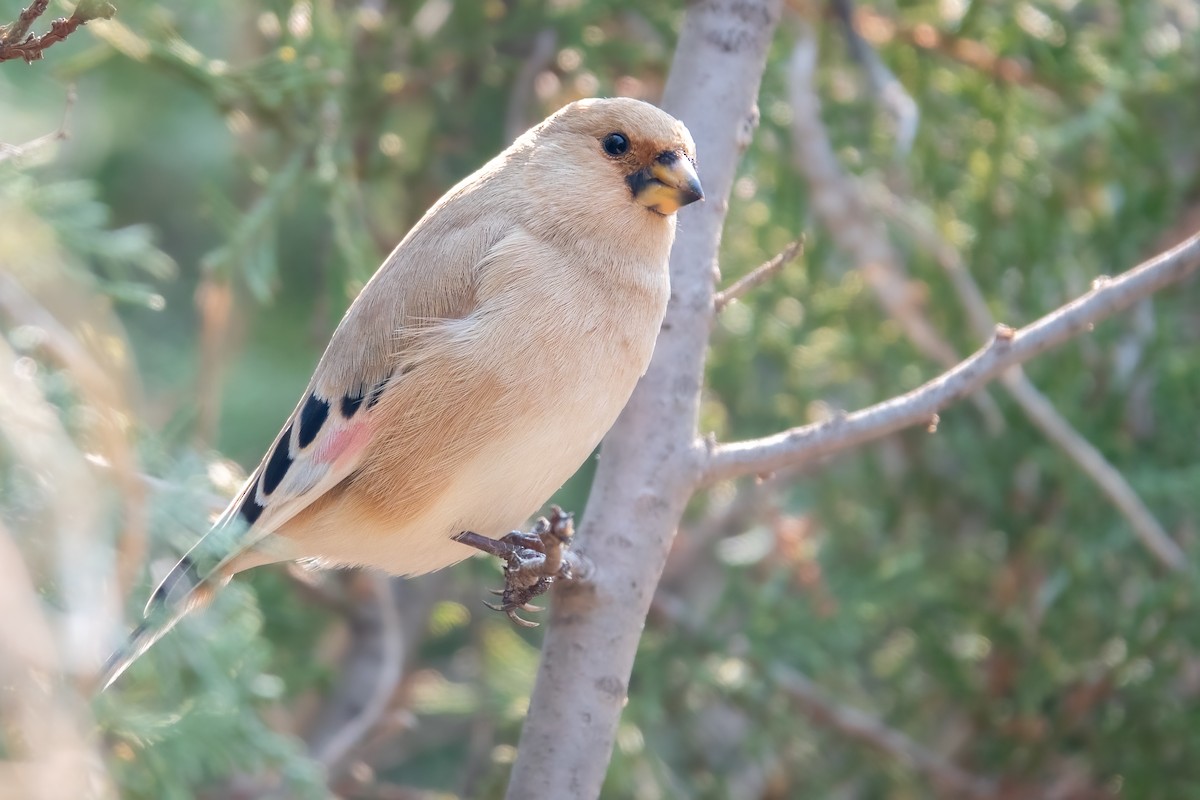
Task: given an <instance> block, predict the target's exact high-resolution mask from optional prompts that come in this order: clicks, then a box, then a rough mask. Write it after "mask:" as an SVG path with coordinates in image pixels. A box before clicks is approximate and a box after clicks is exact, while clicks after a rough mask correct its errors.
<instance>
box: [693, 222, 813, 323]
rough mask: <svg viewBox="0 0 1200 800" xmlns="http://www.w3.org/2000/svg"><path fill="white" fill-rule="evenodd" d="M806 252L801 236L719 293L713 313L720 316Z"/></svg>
mask: <svg viewBox="0 0 1200 800" xmlns="http://www.w3.org/2000/svg"><path fill="white" fill-rule="evenodd" d="M803 252H804V237H803V236H801V237H800V238H799V239H797V240H796V241H794V242H792V243H791V244H789V245H788V246H787V247H785V248H783V250H782V251H780V252H779V254H778V255H776V256H775V257H774V258H772V259H771V260H770V261H765V262H763V263H762V264H759V265H758V266H757V267H755V268H754V269H752V270H751V271H750V272H748V273H747V274H745V275H743V276H742V277H740V278H738V279H737V280H736V281H734V282H733V283H732V284H731V285H730V286H729V288H728V289H725V290H724V291H720V292H717V293H716V294H715V295H714V296H713V313H714V314H720V313H721V312H722V311H724V310H725V306H727V305H729V304H730V303H732V302H733V301H734V300H737V299H738V298H740V297H743V296H744V295H747V294H749V293H750V292H752V291H754V290H755V289H757V288H758V287H759V286H762V285H763V284H764V283H766V282H767V281H769V280H771V278H773V277H775V275H776V274H777V273H778V272H779V271H780V270H782V269H783V268H784V267H786V266H787V265H788V264H790V263H791V262H792V261H793V260H795V258H796V257H797V256H798V255H800V254H801V253H803Z"/></svg>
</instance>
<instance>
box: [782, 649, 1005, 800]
mask: <svg viewBox="0 0 1200 800" xmlns="http://www.w3.org/2000/svg"><path fill="white" fill-rule="evenodd" d="M771 677H772V679H773V680H774V681H775V683H776V685H777V686H779V688H781V689H782V690H783V691H784V692H786V693H787V695H788V697H790V698H791V699H792V701H793V702H795V704H796V705H797V706H798V707H799V708H800V709H801V710H802V711H803V712H804V713H805V714H807V715H808V716H809V717H811V718H812V719H814V720H816V721H817V722H819V723H821V724H823V725H828V726H829V727H831V728H833V729H834V730H836V731H837V732H839V733H841V734H842V735H843V736H846V737H848V738H850V739H853V740H855V741H857V742H861V743H862V744H865V745H867V746H868V747H872V748H874V749H876V750H878V751H880V752H882V753H884V754H886V755H888V756H890V757H892V758H894V759H896V760H897V761H900V762H902V763H904V764H908V765H909V766H911V767H913V768H914V769H916V770H918V771H919V772H921V773H922V774H924V775H927V776H928V777H929V779H930V780H931V781H932V782H933V783H934V784H935V785H936V786H937V787H938V788H940V789H942V790H943V791H947V792H951V793H952V794H953V796H954V797H964V798H972V800H974V799H975V798H994V797H999V790H998V788H997V786H996V784H995V782H994V781H990V780H987V779H985V778H980V777H978V776H976V775H972V774H971V773H969V772H967V771H965V770H963V769H962V768H960V767H958V766H957V765H955V764H954V763H953V762H951V761H949V760H948V759H946V758H944V757H943V756H941V755H940V754H938V753H935V752H934V751H932V750H930V749H928V748H926V747H924V746H923V745H921V744H918V743H917V742H915V741H913V740H912V739H910V738H909V737H908V736H906V735H905V734H903V733H901V732H900V731H898V730H895V729H894V728H889V727H888V726H887V724H886V723H884V721H883V720H881V719H879V718H878V717H875V716H872V715H871V714H868V713H866V712H865V711H860V710H859V709H857V708H851V707H849V706H846V705H842V704H841V703H839V702H838V701H837V700H835V699H833V698H832V697H830V696H829V695H828V694H826V693H825V692H824V691H823V690H822V689H821V688H820V687H818V686H817V685H816V684H815V683H813V682H812V681H811V680H809V679H808V678H807V677H805V676H804V675H801V674H800V673H799V672H796V671H795V670H793V669H791V668H789V667H785V666H783V665H779V664H777V665H775V666H773V667H772V668H771Z"/></svg>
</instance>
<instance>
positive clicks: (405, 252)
mask: <svg viewBox="0 0 1200 800" xmlns="http://www.w3.org/2000/svg"><path fill="white" fill-rule="evenodd" d="M493 164H494V165H496V166H497V167H498V166H500V165H502V161H501V160H499V159H498V160H497V161H495V162H493ZM495 172H496V170H495V169H494V168H493V165H489V166H488V167H485V168H484V169H483V170H481V171H480V172H479V173H476V175H475V176H473V177H472V178H471V179H468V180H467V181H464V182H463V183H462V184H460V185H459V186H457V187H455V189H453V190H451V192H450V193H449V194H448V195H447V197H446V198H444V199H443V200H442V202H440V203H439V204H438V205H435V206H434V207H433V208H432V209H430V211H429V213H428V214H426V216H425V217H424V218H423V219H422V220H421V222H419V223H418V224H417V225H416V226H415V227H414V228H413V230H412V231H411V232H410V233H409V235H408V236H407V237H405V240H404V241H403V242H401V243H400V244H399V245H398V246H397V247H396V250H395V251H393V253H392V254H391V255H390V256H389V257H388V260H387V261H386V262H385V263H384V265H383V266H382V267H381V268H380V269H379V271H378V272H377V273H376V274H375V276H374V277H372V279H371V281H370V282H369V283H368V284H367V286H366V287H364V288H363V291H362V292H361V293H360V294H359V296H358V297H357V298H356V299H355V301H354V303H353V304H351V307H350V309H349V310H348V311H347V312H346V316H345V317H344V318H343V319H342V322H341V324H340V325H338V328H337V330H336V331H335V332H334V335H333V337H332V339H331V340H330V343H329V346H328V347H327V348H326V350H325V354H324V355H323V356H322V357H321V361H320V363H319V364H318V365H317V369H316V371H315V372H314V374H313V378H312V380H311V381H310V383H309V385H308V387H307V389H306V390H305V392H304V395H303V398H302V399H301V401H300V403H299V404H298V405H297V406H296V408H295V410H294V411H293V412H292V414H291V416H289V417H288V420H287V422H286V423H285V424H284V426H283V429H282V430H281V431H280V432H279V434H278V435H277V436H276V437H275V441H274V443H273V444H272V445H271V448H270V449H269V450H268V451H267V453H266V455H265V456H264V457H263V459H262V461H261V462H260V463H259V465H258V467H257V468H256V469H255V470H254V472H253V473H251V475H250V477H249V478H248V479H247V480H246V483H245V484H244V485H243V487H242V489H241V491H239V492H238V494H237V496H236V497H235V498H234V499H233V501H232V502H230V504H229V506H228V507H227V508H226V509H225V512H224V513H223V514H222V515H221V516H220V518H219V519H218V520H217V522H216V523H215V524H214V525H213V527H212V529H211V530H209V532H208V533H207V534H205V536H204V537H203V538H202V539H201V540H200V541H199V542H197V543H196V545H195V546H194V547H193V548H192V549H191V550H190V551H188V553H187V555H185V556H184V557H183V558H181V559H180V560H179V562H178V563H177V564H176V565H175V567H174V568H173V569H172V570H171V571H170V572H169V573H168V574H167V576H166V578H164V579H163V580H162V582H161V583H160V584H159V586H158V588H156V589H155V591H154V593H153V594H152V595H151V597H150V600H149V602H148V603H147V604H146V610H145V615H144V616H145V619H144V621H143V623H142V624H141V625H139V626H138V628H137V629H136V630H135V631H134V632H133V633H132V634H131V636H130V637H129V639H128V641H127V642H126V643H125V645H124V646H122V647H121V648H119V649H118V650H117V651H116V652H115V653H114V654H113V655H112V657H111V658H110V659H109V661H108V663H107V664H106V665H105V667H104V670H103V672H102V675H101V680H102V684H101V685H102V686H108V685H111V683H112V682H113V681H115V680H116V678H117V677H118V676H120V674H121V673H122V672H124V670H125V669H127V668H128V667H129V665H130V664H132V663H133V662H134V661H135V660H136V659H137V658H138V657H139V656H140V655H141V654H142V653H144V652H145V651H146V650H148V649H149V648H150V646H151V645H153V644H154V642H156V641H157V640H158V639H159V638H161V637H162V636H163V635H164V634H165V633H166V632H167V631H169V630H170V629H171V628H172V627H174V625H175V624H176V623H177V622H178V621H179V620H180V619H181V618H182V617H183V616H184V615H185V614H187V613H188V611H190V610H191V609H193V608H195V607H196V606H197V605H201V604H203V603H204V602H206V601H207V600H208V599H209V598H210V597H211V596H212V594H213V593H214V591H215V590H216V589H217V588H219V586H220V585H221V584H222V583H224V582H225V581H226V580H228V578H229V577H230V576H231V575H232V573H233V572H236V571H239V570H240V569H241V568H244V567H248V566H253V565H254V564H262V563H269V562H271V561H278V560H284V559H287V558H289V557H290V556H289V555H288V554H287V553H286V552H280V553H278V554H275V553H272V552H270V550H271V546H270V545H269V543H267V542H266V541H265V540H267V539H268V537H269V536H270V535H271V534H272V533H273V532H275V531H277V530H279V528H280V527H281V526H283V525H284V524H285V523H286V522H287V521H288V520H290V519H292V518H293V517H295V516H296V515H297V514H299V513H300V512H301V511H303V510H304V509H305V508H307V507H308V506H310V505H311V504H312V503H314V502H316V501H317V500H318V499H319V498H320V497H321V496H322V495H324V494H325V493H326V492H328V491H329V490H330V489H332V488H333V487H335V486H337V485H338V484H339V483H340V482H341V481H343V480H344V479H345V478H346V477H347V476H349V475H351V474H352V473H353V472H354V470H355V469H356V468H357V467H358V466H359V464H360V462H361V460H362V457H363V455H364V452H365V451H366V450H367V448H368V445H369V444H370V443H371V441H372V438H373V437H374V436H375V434H376V428H377V427H379V426H377V424H376V423H377V422H378V420H377V413H376V412H377V409H376V406H377V404H378V403H379V400H380V399H381V398H382V397H383V396H384V395H385V394H386V393H388V392H389V390H391V389H393V388H394V387H395V386H397V385H398V383H399V382H400V381H401V380H403V379H404V375H405V373H406V372H407V369H406V366H405V361H406V356H407V354H408V351H409V350H410V349H411V347H412V342H413V341H417V342H419V341H420V339H421V336H420V334H422V333H423V332H425V331H427V330H428V329H429V328H430V327H431V326H436V325H437V324H439V322H440V321H445V320H453V319H461V318H462V317H465V316H467V315H468V314H470V313H471V311H472V310H474V307H475V304H476V301H477V300H476V296H475V292H476V284H477V280H478V277H479V272H480V270H481V269H482V265H484V264H485V263H486V261H487V258H488V253H489V251H490V250H491V249H492V247H493V246H494V245H495V244H496V243H497V242H500V241H501V240H503V239H504V238H505V236H506V235H508V234H509V233H510V232H511V231H512V230H513V229H514V224H515V222H514V220H513V219H512V218H511V216H510V215H507V216H506V215H505V213H504V206H503V203H500V202H497V198H496V196H495V194H496V192H497V191H499V192H501V193H503V192H504V190H505V185H504V183H503V181H496V180H495V177H496V175H495ZM487 209H498V210H499V211H498V213H497V212H493V213H490V214H489V213H486V210H487ZM260 549H261V550H262V551H263V552H261V553H260V552H257V551H258V550H260ZM251 551H255V552H251ZM243 556H248V558H241V559H239V557H243Z"/></svg>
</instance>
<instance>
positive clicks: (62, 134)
mask: <svg viewBox="0 0 1200 800" xmlns="http://www.w3.org/2000/svg"><path fill="white" fill-rule="evenodd" d="M76 99H77V95H76V94H75V85H74V84H72V85H71V86H69V87H67V100H66V104H65V105H64V106H63V114H62V121H61V122H60V123H59V124H58V129H57V130H53V131H51V132H50V133H47V134H45V135H43V136H39V137H37V138H36V139H31V140H29V141H28V142H25V143H24V144H5V143H4V142H0V164H3V163H4V162H5V161H8V160H10V159H16V158H22V157H24V156H27V155H29V154H30V153H33V152H34V151H36V150H40V149H41V148H43V147H45V146H46V145H48V144H50V143H52V142H61V141H62V140H63V139H69V138H71V133H70V131H69V130H68V129H67V123H68V122H70V120H71V109H72V108H74V107H75V100H76Z"/></svg>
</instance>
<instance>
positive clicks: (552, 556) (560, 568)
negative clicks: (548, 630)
mask: <svg viewBox="0 0 1200 800" xmlns="http://www.w3.org/2000/svg"><path fill="white" fill-rule="evenodd" d="M574 535H575V522H574V518H573V515H571V514H567V513H565V512H564V511H563V510H562V509H561V508H559V507H558V506H551V507H550V518H549V519H546V518H545V517H539V518H538V520H537V522H535V523H534V525H533V529H532V530H531V531H529V532H528V533H526V532H524V531H513V532H512V533H509V534H506V535H505V536H502V537H501V538H500V539H489V538H488V537H486V536H480V535H479V534H478V533H474V532H472V531H463V532H462V533H460V534H458V535H457V536H455V537H454V539H455V541H458V542H462V543H463V544H465V545H467V546H469V547H474V548H475V549H476V550H482V551H483V552H485V553H490V554H491V555H494V556H497V557H498V558H502V559H504V563H505V566H504V588H503V589H494V590H492V593H493V594H496V595H498V596H499V597H500V604H499V605H493V604H492V603H485V605H487V606H488V607H489V608H494V609H496V610H497V611H503V612H504V613H505V614H507V615H508V618H509V619H511V620H512V621H513V622H515V623H516V624H517V625H520V626H522V627H525V628H536V627H537V623H536V622H530V621H529V620H527V619H523V618H522V617H520V616H518V615H517V612H518V611H541V610H542V609H541V607H539V606H535V605H532V604H531V603H530V602H529V601H530V600H532V599H533V598H535V597H537V596H538V595H540V594H543V593H545V591H546V590H547V589H549V588H550V585H551V584H552V583H554V582H555V581H556V580H560V579H561V580H570V579H571V578H573V577H575V575H574V570H573V567H574V564H575V561H574V559H573V558H572V557H571V553H570V546H571V537H572V536H574Z"/></svg>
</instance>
